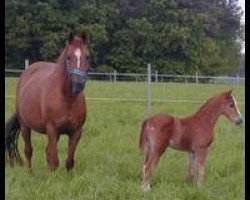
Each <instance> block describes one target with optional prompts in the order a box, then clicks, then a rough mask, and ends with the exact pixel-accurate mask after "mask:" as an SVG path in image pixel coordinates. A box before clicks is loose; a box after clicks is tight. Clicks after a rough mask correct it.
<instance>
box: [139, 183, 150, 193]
mask: <svg viewBox="0 0 250 200" xmlns="http://www.w3.org/2000/svg"><path fill="white" fill-rule="evenodd" d="M141 188H142V189H143V191H144V192H149V191H150V190H151V187H150V184H147V185H145V184H142V185H141Z"/></svg>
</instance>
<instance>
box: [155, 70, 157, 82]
mask: <svg viewBox="0 0 250 200" xmlns="http://www.w3.org/2000/svg"><path fill="white" fill-rule="evenodd" d="M155 82H156V83H158V71H155Z"/></svg>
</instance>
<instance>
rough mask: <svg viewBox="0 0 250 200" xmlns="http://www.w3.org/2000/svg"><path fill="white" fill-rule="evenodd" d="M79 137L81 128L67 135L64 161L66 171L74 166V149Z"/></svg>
mask: <svg viewBox="0 0 250 200" xmlns="http://www.w3.org/2000/svg"><path fill="white" fill-rule="evenodd" d="M80 138H81V129H79V130H77V131H75V132H73V133H71V134H70V135H69V147H68V157H67V159H66V162H65V165H66V169H67V170H68V171H69V170H71V169H72V168H73V167H74V162H75V161H74V156H75V150H76V146H77V144H78V142H79V139H80Z"/></svg>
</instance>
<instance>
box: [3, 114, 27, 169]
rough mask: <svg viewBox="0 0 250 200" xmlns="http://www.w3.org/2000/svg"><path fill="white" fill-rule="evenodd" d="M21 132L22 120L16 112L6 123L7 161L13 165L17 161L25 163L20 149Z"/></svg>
mask: <svg viewBox="0 0 250 200" xmlns="http://www.w3.org/2000/svg"><path fill="white" fill-rule="evenodd" d="M19 134H20V122H19V119H18V117H17V115H16V114H14V115H13V116H12V117H11V118H10V119H9V121H8V122H7V123H6V124H5V161H6V162H9V164H10V165H11V166H13V164H14V162H13V161H16V162H17V163H19V164H20V165H22V164H23V162H22V158H21V156H20V154H19V151H18V137H19Z"/></svg>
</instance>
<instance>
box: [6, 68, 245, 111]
mask: <svg viewBox="0 0 250 200" xmlns="http://www.w3.org/2000/svg"><path fill="white" fill-rule="evenodd" d="M23 71H24V70H20V69H5V75H6V76H20V74H21V73H22V72H23ZM88 79H89V81H91V80H100V81H108V82H113V83H114V84H115V83H116V82H145V83H147V97H146V98H135V99H126V98H125V99H124V98H120V97H114V98H112V97H101V98H90V99H92V100H99V101H103V100H105V101H107V100H108V101H137V102H138V101H139V102H147V107H148V113H151V112H152V102H169V103H201V101H198V100H195V99H193V100H187V99H165V98H164V99H155V98H153V95H152V87H153V86H152V83H171V82H177V83H195V84H201V83H206V84H229V85H231V86H235V85H238V86H239V85H243V86H244V84H245V78H241V77H239V76H237V77H225V76H218V77H211V76H199V75H198V74H195V75H170V74H158V73H157V72H154V73H151V67H150V65H148V73H147V74H136V73H129V74H128V73H117V72H115V71H114V72H113V73H93V72H90V73H88ZM6 98H14V96H6ZM242 103H243V104H244V102H240V104H242Z"/></svg>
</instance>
